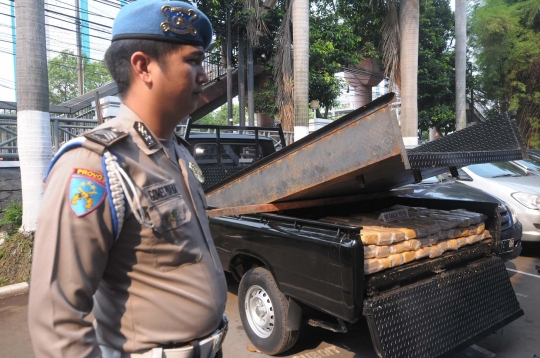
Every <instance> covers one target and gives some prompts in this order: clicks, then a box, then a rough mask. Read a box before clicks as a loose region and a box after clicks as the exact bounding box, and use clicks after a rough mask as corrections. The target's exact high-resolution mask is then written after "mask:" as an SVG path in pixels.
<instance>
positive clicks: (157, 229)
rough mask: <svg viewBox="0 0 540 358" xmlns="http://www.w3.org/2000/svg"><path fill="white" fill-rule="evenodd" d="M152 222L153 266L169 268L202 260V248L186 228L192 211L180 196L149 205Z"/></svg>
mask: <svg viewBox="0 0 540 358" xmlns="http://www.w3.org/2000/svg"><path fill="white" fill-rule="evenodd" d="M148 215H149V216H150V219H151V220H152V223H153V224H154V228H153V236H154V237H153V242H152V254H153V256H154V261H155V265H156V268H158V269H159V270H161V271H171V270H174V269H177V268H179V267H181V266H184V265H190V264H194V263H197V262H199V261H200V260H201V257H202V251H201V248H200V246H199V244H198V242H197V240H196V239H195V238H194V237H193V233H191V232H190V231H189V225H188V223H189V222H190V221H191V218H192V213H191V210H189V208H188V206H187V204H186V201H185V200H184V198H183V197H182V195H175V196H173V197H171V198H170V199H168V200H166V201H164V202H161V203H159V204H156V205H153V206H150V207H149V208H148Z"/></svg>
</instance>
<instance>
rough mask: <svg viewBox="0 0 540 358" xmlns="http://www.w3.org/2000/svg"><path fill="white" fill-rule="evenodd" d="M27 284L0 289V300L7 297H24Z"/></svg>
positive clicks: (17, 284) (26, 291)
mask: <svg viewBox="0 0 540 358" xmlns="http://www.w3.org/2000/svg"><path fill="white" fill-rule="evenodd" d="M28 287H29V286H28V282H21V283H16V284H14V285H9V286H4V287H0V300H1V299H4V298H8V297H13V296H19V295H24V294H25V293H28Z"/></svg>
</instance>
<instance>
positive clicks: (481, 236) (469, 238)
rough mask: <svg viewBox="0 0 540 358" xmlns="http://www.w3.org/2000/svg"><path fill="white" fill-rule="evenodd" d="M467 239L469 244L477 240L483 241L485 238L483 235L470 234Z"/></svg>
mask: <svg viewBox="0 0 540 358" xmlns="http://www.w3.org/2000/svg"><path fill="white" fill-rule="evenodd" d="M466 239H467V245H471V244H474V243H475V242H478V241H482V240H483V239H484V237H483V235H477V234H474V235H470V236H467V237H466Z"/></svg>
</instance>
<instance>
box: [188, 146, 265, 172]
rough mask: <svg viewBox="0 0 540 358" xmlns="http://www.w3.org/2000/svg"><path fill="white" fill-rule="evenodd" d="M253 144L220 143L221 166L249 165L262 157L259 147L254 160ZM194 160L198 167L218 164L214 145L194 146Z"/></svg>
mask: <svg viewBox="0 0 540 358" xmlns="http://www.w3.org/2000/svg"><path fill="white" fill-rule="evenodd" d="M255 149H256V148H255V144H241V143H221V150H220V154H221V164H225V165H234V166H243V165H250V164H251V163H253V161H254V160H255V159H260V158H262V156H263V151H262V148H261V146H260V145H259V157H258V158H256V154H257V153H256V150H255ZM194 158H195V161H196V162H197V164H199V165H205V164H206V165H209V164H217V163H218V150H217V144H215V143H198V144H196V145H195V150H194Z"/></svg>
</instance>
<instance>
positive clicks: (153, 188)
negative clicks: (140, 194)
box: [143, 180, 178, 203]
mask: <svg viewBox="0 0 540 358" xmlns="http://www.w3.org/2000/svg"><path fill="white" fill-rule="evenodd" d="M143 190H144V193H145V194H146V196H147V197H148V198H149V199H150V201H151V202H153V203H156V202H158V201H163V200H165V199H168V198H170V197H172V196H175V195H177V194H178V188H177V187H176V184H175V183H174V181H173V180H171V181H167V182H164V183H159V184H153V185H150V186H147V187H145V188H144V189H143Z"/></svg>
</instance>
